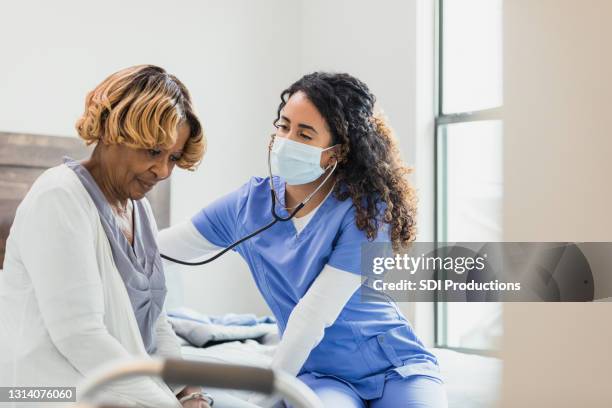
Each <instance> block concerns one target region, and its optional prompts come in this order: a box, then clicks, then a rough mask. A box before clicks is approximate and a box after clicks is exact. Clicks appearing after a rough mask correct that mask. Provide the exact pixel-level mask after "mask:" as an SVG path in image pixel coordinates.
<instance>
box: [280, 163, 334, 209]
mask: <svg viewBox="0 0 612 408" xmlns="http://www.w3.org/2000/svg"><path fill="white" fill-rule="evenodd" d="M328 171H330V170H328ZM328 171H326V172H325V173H323V174H322V175H321V177H319V178H318V179H316V180H315V181H313V182H311V183H308V184H299V185H293V186H290V185H289V184H286V185H285V205H286V207H287V208H288V211H289V213H291V211H292V209H293V208H295V207H297V206H298V205H299V204H300V203H301V202H302V200H304V199H305V198H306V197H307V196H308V195H309V194H310V193H312V192H313V191H315V189H316V188H317V187H319V185H320V184H321V183H322V182H323V180H325V177H327V175H328ZM334 180H335V175H334V176H332V177H330V178H329V180H327V181H326V182H325V184H324V185H323V186H322V187H321V189H320V190H319V191H317V193H316V194H315V195H314V196H313V197H312V198H311V199H310V201H309V202H308V203H306V205H305V206H304V208H302V209H301V210H300V211H298V213H297V214H296V215H295V216H296V217H297V218H300V217H304V216H306V215H308V214H309V213H310V212H311V211H312V210H314V209H315V208H317V207H318V206H319V204H321V203H322V202H323V200H324V199H325V197H327V194H329V192H330V190H331V189H332V188H333V186H334Z"/></svg>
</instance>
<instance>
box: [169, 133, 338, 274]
mask: <svg viewBox="0 0 612 408" xmlns="http://www.w3.org/2000/svg"><path fill="white" fill-rule="evenodd" d="M272 143H274V135H273V136H272V142H271V143H270V145H269V146H268V173H269V175H270V194H271V195H272V210H271V213H272V216H273V217H274V219H273V220H272V221H270V222H269V223H268V224H266V225H264V226H263V227H261V228H259V229H258V230H256V231H253V232H251V233H250V234H248V235H245V236H244V237H242V238H240V239H239V240H238V241H236V242H234V243H233V244H231V245H230V246H228V247H227V248H224V249H223V250H222V251H221V252H219V253H217V254H215V255H214V256H212V257H210V258H208V259H205V260H203V261H198V262H187V261H181V260H180V259H175V258H172V257H169V256H168V255H164V254H161V257H162V258H164V259H166V260H168V261H170V262H174V263H177V264H181V265H187V266H199V265H205V264H207V263H209V262H212V261H214V260H215V259H217V258H219V257H221V256H222V255H223V254H225V253H226V252H228V251H230V250H232V249H234V248H235V247H237V246H238V245H240V244H242V243H243V242H244V241H246V240H248V239H251V238H253V237H254V236H255V235H257V234H261V233H262V232H264V231H265V230H267V229H268V228H270V227H272V226H273V225H274V224H276V223H277V222H278V221H289V220H291V219H292V218H293V217H295V215H296V214H297V213H298V212H299V211H300V210H301V209H302V208H304V206H305V205H306V203H308V202H309V201H310V199H311V198H312V197H313V196H314V195H315V194H316V193H317V191H319V190H320V189H321V187H323V185H324V184H325V183H326V182H327V180H329V178H330V177H331V175H332V174H334V171H335V170H336V166H337V165H338V163H337V162H336V161H334V164H333V167H332V170H331V171H330V172H329V174H328V175H327V176H326V177H325V179H324V180H323V181H322V182H321V184H319V186H318V187H317V188H316V189H315V190H314V191H313V192H312V193H310V194H308V196H306V198H305V199H304V200H302V202H301V203H299V204H298V205H297V207H295V209H294V210H293V211H292V212H291V213H290V214H289V216H288V217H281V216H280V215H278V214H277V213H276V201H277V200H278V201H280V200H279V199H278V197H277V195H276V190H274V183H273V182H272V165H271V164H270V154H271V151H272Z"/></svg>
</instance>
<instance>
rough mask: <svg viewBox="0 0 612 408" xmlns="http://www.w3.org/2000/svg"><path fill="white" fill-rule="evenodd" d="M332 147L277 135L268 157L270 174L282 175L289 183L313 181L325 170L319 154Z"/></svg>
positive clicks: (296, 183)
mask: <svg viewBox="0 0 612 408" xmlns="http://www.w3.org/2000/svg"><path fill="white" fill-rule="evenodd" d="M332 147H334V146H331V147H328V148H327V149H322V148H320V147H316V146H310V145H307V144H304V143H299V142H294V141H293V140H289V139H287V138H284V137H278V136H277V137H275V138H274V143H273V144H272V151H271V158H270V164H271V166H272V174H274V175H276V176H280V177H282V178H283V179H284V180H285V181H286V182H287V184H289V185H298V184H307V183H310V182H313V181H315V180H316V179H318V178H319V177H321V175H322V174H323V173H324V172H325V169H322V168H321V154H322V153H323V152H324V151H326V150H329V149H331V148H332Z"/></svg>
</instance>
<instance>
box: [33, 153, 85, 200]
mask: <svg viewBox="0 0 612 408" xmlns="http://www.w3.org/2000/svg"><path fill="white" fill-rule="evenodd" d="M49 201H61V203H62V204H63V205H66V206H69V205H71V204H74V205H81V206H85V208H89V207H91V205H90V204H91V203H90V202H89V201H91V200H88V195H87V191H86V190H85V188H84V187H83V186H82V184H81V183H80V181H79V179H78V177H77V176H76V174H74V172H73V171H72V170H71V169H70V168H69V167H67V166H66V165H64V164H60V165H58V166H55V167H51V168H50V169H47V170H45V171H44V172H43V173H42V174H41V175H40V176H39V177H38V178H37V179H36V180H35V181H34V183H33V184H32V186H31V187H30V190H29V191H28V193H27V194H26V196H25V197H24V199H23V201H22V204H24V205H35V204H36V203H38V204H40V205H45V203H48V202H49Z"/></svg>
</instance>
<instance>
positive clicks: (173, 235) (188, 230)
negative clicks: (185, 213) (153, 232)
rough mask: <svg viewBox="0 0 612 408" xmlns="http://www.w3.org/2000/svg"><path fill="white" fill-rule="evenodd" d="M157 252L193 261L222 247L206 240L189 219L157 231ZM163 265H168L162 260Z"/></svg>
mask: <svg viewBox="0 0 612 408" xmlns="http://www.w3.org/2000/svg"><path fill="white" fill-rule="evenodd" d="M158 246H159V252H161V253H162V254H164V255H167V256H169V257H171V258H175V259H179V260H182V261H188V262H195V261H197V260H199V259H204V258H208V257H210V256H212V255H214V254H216V253H217V252H218V251H220V250H221V249H223V248H222V247H219V246H217V245H215V244H213V243H211V242H210V241H208V240H207V239H206V238H204V236H203V235H202V234H200V232H199V231H198V230H197V229H196V227H195V226H194V225H193V223H191V221H184V222H181V223H179V224H176V225H174V226H172V227H170V228H166V229H165V230H162V231H160V232H159V235H158ZM164 265H169V262H168V261H165V260H164Z"/></svg>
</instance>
